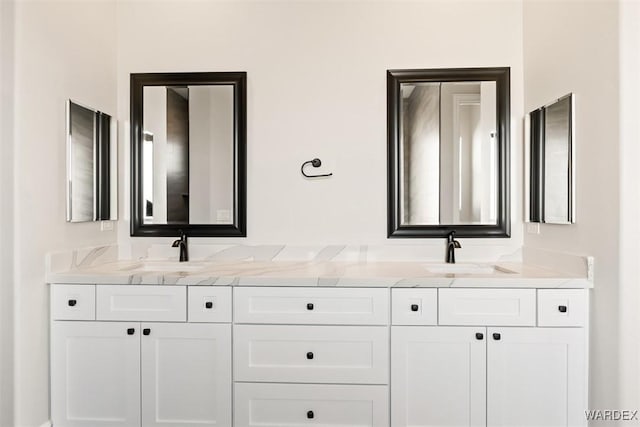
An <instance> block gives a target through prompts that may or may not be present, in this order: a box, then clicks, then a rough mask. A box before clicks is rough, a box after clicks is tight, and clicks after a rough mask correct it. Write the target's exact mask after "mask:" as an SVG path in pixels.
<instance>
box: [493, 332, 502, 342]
mask: <svg viewBox="0 0 640 427" xmlns="http://www.w3.org/2000/svg"><path fill="white" fill-rule="evenodd" d="M500 338H501V337H500V334H498V333H495V332H494V334H493V339H494V340H496V341H500Z"/></svg>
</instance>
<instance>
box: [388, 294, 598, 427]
mask: <svg viewBox="0 0 640 427" xmlns="http://www.w3.org/2000/svg"><path fill="white" fill-rule="evenodd" d="M417 291H418V293H419V292H421V290H417ZM514 291H515V292H514ZM396 292H397V298H398V300H402V301H404V300H407V299H408V298H410V297H409V296H408V295H410V294H411V292H412V290H411V289H397V290H396V289H394V290H393V291H392V295H393V296H392V299H394V300H395V299H396ZM438 294H439V295H438V306H437V307H438V311H439V313H438V314H439V319H440V322H439V325H438V326H405V325H415V322H413V321H412V320H411V319H409V320H406V316H409V314H408V313H410V312H411V311H412V308H411V306H405V307H402V306H401V305H399V304H398V305H396V304H395V303H394V305H393V307H394V309H395V310H399V311H402V312H404V314H402V315H401V314H400V313H395V312H394V313H393V318H394V319H401V320H399V321H398V322H399V324H398V323H396V322H394V325H393V326H392V327H391V378H392V380H391V420H392V421H391V424H392V426H394V427H404V426H441V425H456V426H490V427H497V426H504V427H511V426H516V425H517V426H536V427H560V426H584V425H586V421H585V418H584V410H585V408H586V405H587V392H586V390H587V384H586V376H587V371H586V361H585V360H586V352H587V347H586V330H585V328H584V327H583V326H584V324H583V323H582V319H584V318H585V315H584V312H585V311H586V310H587V307H586V291H585V290H538V291H536V290H535V289H523V290H505V289H440V290H439V291H438ZM536 294H538V295H537V298H536ZM577 295H580V296H577ZM432 297H435V296H432ZM416 298H417V296H416ZM566 298H569V299H570V300H571V301H572V302H573V304H571V305H569V306H567V302H566V301H567V299H566ZM536 299H537V300H538V302H537V304H538V307H537V308H538V311H539V312H544V313H554V314H553V316H556V315H555V312H558V313H560V314H561V315H559V316H556V317H557V320H556V322H555V324H554V322H553V321H547V320H546V319H545V327H541V326H540V325H539V323H538V325H536V316H535V313H536ZM552 304H553V306H551V305H552ZM405 305H406V304H405ZM430 306H431V307H432V309H433V307H434V306H433V304H431V305H430ZM414 308H415V307H414ZM419 311H420V310H415V312H416V313H418V312H419ZM422 317H424V316H422ZM548 317H549V316H547V318H548ZM469 319H473V320H474V321H475V322H476V323H477V326H468V324H469V323H470V320H469ZM571 319H574V320H571ZM443 320H444V323H445V325H443V326H440V324H442V323H443ZM531 321H533V323H532V324H531V326H530V327H522V326H513V327H512V326H509V323H510V322H513V323H514V324H515V325H520V324H523V323H524V324H529V323H530V322H531ZM539 321H540V319H539ZM539 321H538V322H539ZM430 324H433V322H432V323H430ZM492 324H500V325H501V326H491V325H492Z"/></svg>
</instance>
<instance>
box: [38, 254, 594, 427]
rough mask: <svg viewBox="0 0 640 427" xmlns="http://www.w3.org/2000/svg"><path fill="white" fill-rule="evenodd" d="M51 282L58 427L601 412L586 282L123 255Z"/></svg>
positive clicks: (526, 418)
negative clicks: (591, 383)
mask: <svg viewBox="0 0 640 427" xmlns="http://www.w3.org/2000/svg"><path fill="white" fill-rule="evenodd" d="M447 268H451V270H447ZM48 280H49V281H50V282H51V283H52V284H51V396H52V405H51V411H52V421H53V426H54V427H100V426H122V427H125V426H127V427H128V426H131V427H134V426H135V427H139V426H143V427H150V426H228V427H231V426H235V427H245V426H274V427H275V426H313V425H316V426H370V427H384V426H393V427H401V426H418V425H420V426H444V425H456V426H485V425H486V426H505V427H506V426H515V425H530V426H578V425H585V421H584V410H585V409H586V407H587V340H588V292H589V291H588V288H589V287H590V286H591V282H589V281H588V280H587V279H586V278H580V277H570V276H568V275H565V274H560V273H554V272H551V271H548V270H543V269H539V268H534V267H527V266H523V265H521V264H498V265H479V264H457V265H454V266H451V267H447V266H446V265H443V264H428V263H417V262H338V261H262V262H258V261H208V262H206V261H200V262H198V261H196V262H189V263H178V262H175V261H166V262H163V261H147V262H145V261H114V262H110V263H105V264H99V265H95V266H88V267H80V268H74V269H72V270H68V271H59V272H56V273H51V274H50V275H49V279H48Z"/></svg>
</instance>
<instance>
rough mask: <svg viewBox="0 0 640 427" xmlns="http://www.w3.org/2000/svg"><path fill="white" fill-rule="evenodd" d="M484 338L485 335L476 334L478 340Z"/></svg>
mask: <svg viewBox="0 0 640 427" xmlns="http://www.w3.org/2000/svg"><path fill="white" fill-rule="evenodd" d="M483 338H484V334H483V333H482V332H476V339H477V340H481V339H483Z"/></svg>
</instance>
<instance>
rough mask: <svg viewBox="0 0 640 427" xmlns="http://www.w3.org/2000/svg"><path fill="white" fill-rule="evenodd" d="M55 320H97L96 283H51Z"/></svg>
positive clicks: (52, 315) (53, 316) (52, 312)
mask: <svg viewBox="0 0 640 427" xmlns="http://www.w3.org/2000/svg"><path fill="white" fill-rule="evenodd" d="M51 318H52V319H53V320H95V319H96V287H95V286H94V285H51Z"/></svg>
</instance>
